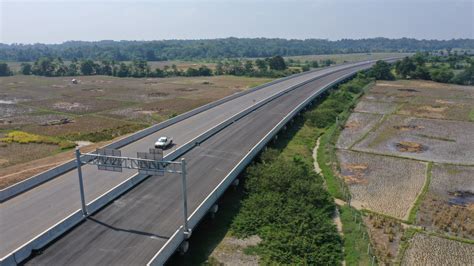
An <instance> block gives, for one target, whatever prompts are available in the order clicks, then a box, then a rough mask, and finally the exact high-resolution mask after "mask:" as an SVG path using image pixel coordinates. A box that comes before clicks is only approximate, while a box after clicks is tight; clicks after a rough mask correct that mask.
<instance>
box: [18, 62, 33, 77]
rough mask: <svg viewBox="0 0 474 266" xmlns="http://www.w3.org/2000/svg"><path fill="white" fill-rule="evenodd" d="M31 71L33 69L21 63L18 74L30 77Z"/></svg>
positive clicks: (29, 65) (27, 64)
mask: <svg viewBox="0 0 474 266" xmlns="http://www.w3.org/2000/svg"><path fill="white" fill-rule="evenodd" d="M32 71H33V67H32V66H31V64H29V63H21V68H20V72H21V74H23V75H31V74H32Z"/></svg>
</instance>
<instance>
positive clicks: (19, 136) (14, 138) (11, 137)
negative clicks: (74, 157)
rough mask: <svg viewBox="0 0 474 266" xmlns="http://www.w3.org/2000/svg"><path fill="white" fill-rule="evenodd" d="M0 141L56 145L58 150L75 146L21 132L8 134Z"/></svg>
mask: <svg viewBox="0 0 474 266" xmlns="http://www.w3.org/2000/svg"><path fill="white" fill-rule="evenodd" d="M0 141H2V142H5V143H12V142H16V143H20V144H28V143H38V144H51V145H58V146H59V148H61V149H70V148H74V147H75V146H76V144H75V143H74V142H71V141H67V140H61V139H57V138H53V137H47V136H40V135H35V134H30V133H27V132H23V131H12V132H9V133H8V134H7V135H6V136H5V137H4V138H1V139H0Z"/></svg>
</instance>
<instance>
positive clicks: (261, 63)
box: [255, 59, 268, 72]
mask: <svg viewBox="0 0 474 266" xmlns="http://www.w3.org/2000/svg"><path fill="white" fill-rule="evenodd" d="M255 64H256V65H257V68H258V69H259V70H260V72H265V71H267V67H268V65H267V62H266V61H265V60H262V59H257V60H255Z"/></svg>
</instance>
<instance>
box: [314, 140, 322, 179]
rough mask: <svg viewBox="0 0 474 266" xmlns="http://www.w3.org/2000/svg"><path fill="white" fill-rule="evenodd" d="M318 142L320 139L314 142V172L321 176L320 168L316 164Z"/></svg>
mask: <svg viewBox="0 0 474 266" xmlns="http://www.w3.org/2000/svg"><path fill="white" fill-rule="evenodd" d="M320 141H321V137H319V138H318V140H317V141H316V146H315V147H314V149H313V160H314V163H313V165H314V171H315V172H316V173H318V174H321V168H320V167H319V164H318V149H319V143H320Z"/></svg>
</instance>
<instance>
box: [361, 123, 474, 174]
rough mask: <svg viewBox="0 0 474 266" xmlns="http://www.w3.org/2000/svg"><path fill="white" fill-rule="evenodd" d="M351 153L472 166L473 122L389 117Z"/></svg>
mask: <svg viewBox="0 0 474 266" xmlns="http://www.w3.org/2000/svg"><path fill="white" fill-rule="evenodd" d="M354 150H357V151H365V152H371V153H378V154H387V155H394V156H399V157H406V158H413V159H418V160H425V161H432V162H438V163H455V164H467V165H474V123H470V122H461V121H448V120H434V119H422V118H413V117H404V116H398V115H392V116H390V117H389V118H388V119H387V120H386V121H384V123H383V124H382V125H381V126H380V127H379V128H378V129H377V130H376V131H374V132H371V133H369V134H368V136H367V137H366V138H365V139H364V140H362V141H361V142H360V143H358V144H356V145H355V146H354Z"/></svg>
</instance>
